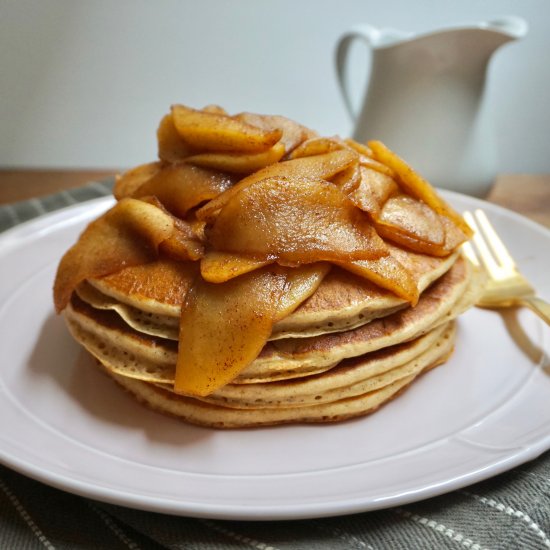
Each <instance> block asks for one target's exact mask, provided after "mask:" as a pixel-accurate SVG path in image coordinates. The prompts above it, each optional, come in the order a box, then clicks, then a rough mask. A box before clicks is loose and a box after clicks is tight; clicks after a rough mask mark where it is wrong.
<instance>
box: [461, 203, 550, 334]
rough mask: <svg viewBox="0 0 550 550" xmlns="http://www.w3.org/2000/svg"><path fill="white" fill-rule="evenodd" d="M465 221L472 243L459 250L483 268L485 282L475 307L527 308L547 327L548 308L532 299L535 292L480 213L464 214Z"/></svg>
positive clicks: (483, 214)
mask: <svg viewBox="0 0 550 550" xmlns="http://www.w3.org/2000/svg"><path fill="white" fill-rule="evenodd" d="M463 215H464V219H465V220H466V222H467V223H468V225H469V226H470V227H471V228H472V229H473V230H474V236H473V237H472V241H471V242H469V243H464V244H463V245H462V249H463V251H464V254H465V255H466V256H467V258H468V259H469V260H470V261H471V262H472V263H473V264H474V265H477V266H480V265H482V266H483V267H484V268H485V270H486V272H487V274H488V282H487V286H486V288H485V291H484V293H483V296H482V297H481V298H480V299H479V301H478V302H477V304H476V305H478V306H481V307H487V308H502V307H511V306H526V307H528V308H530V309H531V310H533V311H534V312H535V313H536V314H537V315H538V316H539V317H540V318H541V319H542V320H543V321H545V322H546V323H547V324H548V325H550V304H548V303H546V302H545V301H544V300H542V299H541V298H538V297H537V296H536V295H535V289H534V288H533V287H532V286H531V284H530V283H529V281H528V280H527V279H526V278H525V277H524V276H523V275H522V274H521V273H520V272H519V271H518V270H517V268H516V264H515V262H514V259H513V258H512V256H511V255H510V253H509V252H508V250H507V249H506V247H505V246H504V243H503V242H502V241H501V240H500V237H499V236H498V235H497V233H496V231H495V229H494V228H493V226H492V225H491V223H490V222H489V220H488V218H487V215H486V214H485V212H483V210H479V209H478V210H475V212H474V214H471V213H470V212H464V214H463Z"/></svg>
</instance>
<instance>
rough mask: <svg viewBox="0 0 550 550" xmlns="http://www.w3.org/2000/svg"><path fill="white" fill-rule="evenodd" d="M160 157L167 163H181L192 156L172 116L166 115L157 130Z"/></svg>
mask: <svg viewBox="0 0 550 550" xmlns="http://www.w3.org/2000/svg"><path fill="white" fill-rule="evenodd" d="M157 142H158V157H159V159H160V160H164V161H166V162H181V161H182V160H183V159H185V158H186V157H188V156H189V155H190V154H191V148H190V147H189V145H187V143H186V142H185V141H184V139H183V138H182V137H181V136H180V135H179V134H178V131H177V130H176V126H175V125H174V119H173V117H172V114H171V113H170V114H168V115H165V116H164V117H163V118H162V120H161V121H160V124H159V127H158V129H157Z"/></svg>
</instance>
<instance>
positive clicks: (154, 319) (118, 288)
mask: <svg viewBox="0 0 550 550" xmlns="http://www.w3.org/2000/svg"><path fill="white" fill-rule="evenodd" d="M387 244H388V247H389V249H390V253H391V255H392V256H393V257H395V258H396V259H397V260H398V261H399V262H400V263H401V264H402V265H403V266H405V268H406V269H407V270H408V271H409V272H410V273H411V275H412V277H413V279H414V281H415V284H416V286H417V288H418V290H419V292H423V291H424V290H425V289H426V288H427V287H428V286H429V285H430V284H431V283H432V282H434V281H435V280H436V279H437V278H439V277H440V276H441V275H443V274H444V273H445V272H447V271H448V270H449V269H450V268H451V266H452V265H453V264H454V262H455V261H456V260H457V257H458V252H457V253H455V254H451V255H450V256H448V257H445V258H438V257H433V256H428V255H426V254H417V253H414V252H411V251H406V250H404V249H401V248H399V247H397V246H393V245H391V244H389V243H387ZM194 276H195V275H194V273H193V272H192V270H191V269H188V268H187V266H185V267H182V266H181V262H170V261H167V260H165V261H163V262H155V263H151V264H145V265H141V266H137V267H130V268H126V269H124V270H122V271H120V272H118V273H115V274H113V275H109V276H107V277H103V278H101V279H91V280H89V281H88V282H87V283H85V284H82V285H80V287H79V288H78V294H79V296H80V297H81V298H82V299H83V300H84V301H86V302H88V303H89V304H91V305H92V306H94V307H97V308H100V309H112V310H114V311H116V312H117V313H118V314H119V315H121V316H122V317H123V319H124V320H125V321H126V322H127V323H128V324H129V325H130V326H132V327H134V328H136V330H139V331H141V332H144V333H146V334H152V335H154V336H160V337H165V338H170V339H173V340H177V337H178V336H177V335H178V331H177V327H178V324H179V316H180V311H181V303H182V301H183V299H184V297H185V293H186V291H187V289H188V288H189V286H190V285H191V282H192V279H193V277H194ZM90 287H93V288H90ZM174 289H177V292H175V291H174ZM94 290H95V292H94ZM407 305H408V304H407V302H406V301H405V300H403V299H401V298H399V297H397V296H395V294H392V293H391V292H389V291H386V290H384V289H382V288H380V287H379V286H377V285H375V284H374V283H372V282H370V281H367V280H366V279H364V278H361V277H359V276H357V275H354V274H352V273H350V272H348V271H346V270H344V269H341V268H338V267H336V266H333V267H332V269H331V271H330V272H329V274H328V275H327V276H326V277H325V278H324V279H323V281H322V282H321V285H320V286H319V288H318V289H317V290H316V292H315V293H314V294H313V296H311V297H310V298H309V299H308V300H306V301H305V302H304V303H303V304H301V305H300V306H299V307H298V309H296V310H295V311H294V312H292V313H291V314H290V315H288V316H287V317H285V318H284V319H282V320H281V321H278V322H277V323H275V325H274V327H273V331H272V334H271V337H270V340H278V339H281V338H305V337H309V336H317V335H320V334H326V333H328V332H338V331H341V330H347V329H351V328H355V327H358V326H360V325H363V324H365V323H368V322H369V321H371V320H372V319H376V318H378V317H383V316H385V315H388V314H390V313H393V312H395V311H398V310H399V309H402V308H404V307H407ZM144 314H145V315H144Z"/></svg>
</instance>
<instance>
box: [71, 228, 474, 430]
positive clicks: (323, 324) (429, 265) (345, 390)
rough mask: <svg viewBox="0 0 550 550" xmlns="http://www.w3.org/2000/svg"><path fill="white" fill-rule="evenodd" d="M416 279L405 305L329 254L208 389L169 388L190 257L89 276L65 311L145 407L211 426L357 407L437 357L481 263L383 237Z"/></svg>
mask: <svg viewBox="0 0 550 550" xmlns="http://www.w3.org/2000/svg"><path fill="white" fill-rule="evenodd" d="M384 242H385V244H386V246H387V247H388V250H389V253H390V254H391V256H392V257H393V258H394V259H395V260H397V261H398V262H399V264H400V265H402V266H403V267H404V269H405V270H406V271H407V272H408V274H409V275H410V277H411V278H412V280H413V282H414V285H415V286H416V294H417V296H418V301H417V303H415V304H414V305H412V304H411V302H410V301H407V300H406V299H405V298H403V297H399V296H398V295H397V294H395V293H393V292H392V291H391V290H389V289H387V288H382V287H381V286H379V285H378V284H376V283H375V282H373V281H371V280H368V279H366V278H364V277H361V276H359V275H357V274H353V273H352V272H351V271H349V270H346V269H344V268H342V267H341V266H339V265H336V264H330V265H328V264H327V265H328V267H327V270H326V274H325V275H324V276H323V278H322V281H321V282H320V284H319V285H318V286H317V288H316V289H315V291H314V292H313V293H311V294H310V295H309V297H308V298H307V299H305V301H302V302H301V303H300V304H299V305H298V307H297V308H295V309H294V311H292V312H291V313H290V314H289V315H287V316H286V317H284V318H282V319H279V320H277V321H276V322H275V323H274V324H273V327H272V330H271V335H270V336H269V338H268V340H267V342H266V343H265V345H264V346H263V348H262V349H261V351H260V352H259V354H258V355H257V356H256V357H255V358H254V359H253V360H252V361H251V362H249V363H248V364H247V365H246V366H245V368H243V369H242V370H241V371H240V372H239V373H238V374H237V375H236V376H235V377H234V378H233V379H232V380H231V381H230V382H229V383H227V384H224V385H223V386H221V387H218V388H216V389H215V390H214V391H212V392H209V393H208V394H207V395H192V394H185V392H184V393H182V392H176V391H175V389H174V381H175V379H176V365H177V362H178V340H180V337H181V332H182V331H185V330H186V327H185V326H180V317H181V313H182V308H185V307H186V303H187V302H186V300H187V296H188V293H189V291H190V289H192V288H193V285H194V284H195V281H196V280H197V277H200V274H199V270H198V267H197V265H196V264H197V262H193V261H178V260H177V259H174V258H173V257H169V255H159V256H158V257H157V258H156V259H155V260H154V261H147V262H143V263H139V264H138V265H130V266H129V267H123V268H122V269H118V270H116V271H115V272H112V273H108V274H106V275H101V276H89V277H87V278H85V279H84V280H82V281H80V282H79V283H78V284H77V285H76V286H75V288H74V291H73V292H72V295H71V297H70V301H69V303H68V304H67V306H66V308H65V311H64V315H65V319H66V322H67V325H68V327H69V330H70V332H71V334H72V335H73V337H74V338H75V339H76V340H77V341H78V342H79V343H80V344H82V345H83V346H84V348H85V349H86V350H87V351H88V352H90V353H91V354H92V355H93V356H94V357H95V358H96V359H97V361H98V362H99V363H100V364H101V365H102V367H103V368H104V370H105V372H107V373H108V374H109V375H111V376H112V377H113V378H114V379H115V380H116V381H117V382H118V383H119V384H120V385H121V386H122V387H124V388H125V389H126V390H128V391H129V392H130V393H132V394H133V395H134V396H135V397H136V398H137V399H138V400H139V401H141V402H143V403H145V404H147V405H148V406H150V407H151V408H153V409H155V410H157V411H160V412H162V413H166V414H169V415H174V416H177V417H179V418H181V419H184V420H185V421H188V422H190V423H194V424H199V425H204V426H212V427H218V428H236V427H252V426H262V425H274V424H283V423H296V422H331V421H338V420H343V419H347V418H351V417H355V416H359V415H364V414H367V413H370V412H372V411H374V410H376V409H377V408H378V407H380V405H382V404H383V403H385V402H387V401H388V400H390V399H392V398H393V397H395V396H396V395H398V394H399V393H400V392H401V391H402V390H404V389H405V388H406V387H407V386H409V385H410V384H411V382H412V381H413V380H415V379H416V378H417V377H418V376H419V375H420V374H421V373H423V372H425V371H427V370H429V369H431V368H433V367H435V366H437V365H440V364H441V363H443V362H445V361H446V359H447V358H448V357H449V355H450V354H451V352H452V349H453V346H454V341H455V319H456V317H457V316H458V315H460V314H461V313H462V312H464V311H465V310H466V309H468V308H469V307H470V306H472V305H473V304H474V303H475V301H476V299H477V297H478V295H479V292H480V289H481V287H482V285H481V281H480V276H479V274H478V273H477V272H476V271H475V270H474V269H473V268H472V266H471V265H470V264H469V263H468V262H467V261H466V260H465V259H464V257H463V256H462V255H461V254H460V251H459V248H458V247H455V249H454V250H453V251H451V252H450V253H449V254H447V255H437V256H434V255H429V254H426V253H423V252H418V251H414V250H411V249H408V248H406V247H403V246H399V245H397V244H395V243H392V242H391V241H390V240H388V239H386V238H385V239H384Z"/></svg>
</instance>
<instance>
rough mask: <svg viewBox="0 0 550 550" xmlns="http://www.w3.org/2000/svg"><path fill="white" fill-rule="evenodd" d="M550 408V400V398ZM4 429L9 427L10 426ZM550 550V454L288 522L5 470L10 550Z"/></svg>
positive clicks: (3, 522) (93, 189)
mask: <svg viewBox="0 0 550 550" xmlns="http://www.w3.org/2000/svg"><path fill="white" fill-rule="evenodd" d="M111 187H112V181H110V182H93V183H91V184H89V185H87V186H85V187H81V188H78V189H74V190H71V191H65V192H63V193H58V194H56V195H51V196H48V197H44V198H41V199H33V200H31V201H24V202H20V203H16V204H11V205H4V206H0V231H3V230H5V229H8V228H9V227H12V226H14V225H16V224H18V223H21V222H23V221H27V220H29V219H31V218H33V217H36V216H39V215H42V214H44V213H46V212H49V211H52V210H55V209H58V208H61V207H64V206H68V205H70V204H74V203H76V202H81V201H85V200H89V199H92V198H96V197H100V196H103V195H107V194H109V193H110V191H111ZM549 399H550V396H549ZM0 425H1V424H0ZM34 548H36V549H39V548H48V549H54V548H57V549H73V548H76V549H78V548H90V549H95V548H98V549H99V548H101V549H103V548H105V549H119V548H120V549H126V550H127V549H134V550H137V549H144V550H149V549H150V550H155V549H161V548H167V549H174V550H176V549H178V550H180V549H185V550H207V549H208V550H218V549H220V550H221V549H232V550H235V549H240V548H243V549H245V548H247V549H250V548H252V549H258V550H268V549H273V550H274V549H280V550H290V549H292V550H305V549H308V550H309V549H320V550H324V549H326V550H338V549H348V548H349V549H359V550H368V549H372V550H378V549H396V550H399V549H403V550H412V549H430V548H437V549H439V548H443V549H446V548H449V549H456V550H462V549H469V550H481V549H488V548H490V549H501V550H503V549H510V550H512V549H514V550H515V549H523V548H527V549H545V548H546V549H548V548H550V452H548V453H545V454H544V455H542V456H541V457H540V458H539V459H537V460H535V461H532V462H530V463H528V464H525V465H523V466H521V467H518V468H516V469H514V470H512V471H510V472H507V473H505V474H502V475H500V476H498V477H495V478H493V479H490V480H488V481H485V482H482V483H478V484H476V485H474V486H471V487H468V488H467V489H464V490H460V491H455V492H453V493H450V494H448V495H444V496H441V497H437V498H433V499H430V500H426V501H423V502H419V503H416V504H411V505H408V506H404V507H402V508H392V509H389V510H382V511H377V512H369V513H363V514H355V515H351V516H344V517H336V518H325V519H315V520H301V521H284V522H274V523H268V522H243V521H215V520H204V519H192V518H182V517H173V516H166V515H162V514H156V513H150V512H143V511H138V510H131V509H127V508H122V507H118V506H113V505H108V504H103V503H100V502H95V501H92V500H89V499H86V498H82V497H78V496H75V495H71V494H68V493H65V492H62V491H59V490H57V489H53V488H51V487H48V486H46V485H43V484H41V483H39V482H36V481H34V480H31V479H29V478H26V477H24V476H22V475H20V474H18V473H16V472H14V471H12V470H10V469H8V468H5V467H3V466H0V549H1V550H3V549H10V550H11V549H16V550H18V549H34Z"/></svg>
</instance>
